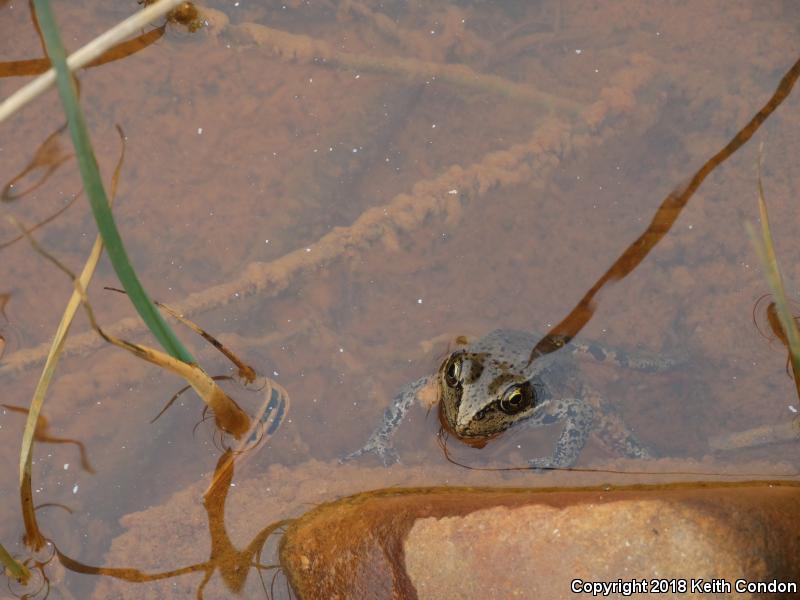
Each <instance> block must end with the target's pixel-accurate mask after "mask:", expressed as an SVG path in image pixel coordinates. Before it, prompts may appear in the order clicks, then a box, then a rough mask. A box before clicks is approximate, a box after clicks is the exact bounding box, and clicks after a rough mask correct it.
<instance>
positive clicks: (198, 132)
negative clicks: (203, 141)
mask: <svg viewBox="0 0 800 600" xmlns="http://www.w3.org/2000/svg"><path fill="white" fill-rule="evenodd" d="M197 135H203V128H202V127H198V128H197Z"/></svg>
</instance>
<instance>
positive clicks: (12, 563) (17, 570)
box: [0, 544, 31, 585]
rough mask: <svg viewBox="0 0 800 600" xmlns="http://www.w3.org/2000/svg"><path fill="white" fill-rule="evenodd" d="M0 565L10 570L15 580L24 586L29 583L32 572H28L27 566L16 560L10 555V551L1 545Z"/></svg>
mask: <svg viewBox="0 0 800 600" xmlns="http://www.w3.org/2000/svg"><path fill="white" fill-rule="evenodd" d="M0 564H1V565H3V566H4V567H5V568H6V569H7V570H8V572H9V573H10V574H11V576H12V577H13V578H14V579H16V580H17V581H19V582H20V583H22V584H23V585H24V584H25V583H27V581H28V579H29V578H30V576H31V573H30V571H28V569H27V568H26V567H25V565H22V564H20V563H18V562H17V561H16V560H14V557H13V556H11V555H10V554H9V553H8V550H6V549H5V548H3V544H0Z"/></svg>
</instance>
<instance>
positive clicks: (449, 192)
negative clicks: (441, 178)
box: [447, 188, 458, 196]
mask: <svg viewBox="0 0 800 600" xmlns="http://www.w3.org/2000/svg"><path fill="white" fill-rule="evenodd" d="M447 193H448V194H450V195H451V196H455V195H456V194H458V190H457V189H455V188H453V189H452V190H447Z"/></svg>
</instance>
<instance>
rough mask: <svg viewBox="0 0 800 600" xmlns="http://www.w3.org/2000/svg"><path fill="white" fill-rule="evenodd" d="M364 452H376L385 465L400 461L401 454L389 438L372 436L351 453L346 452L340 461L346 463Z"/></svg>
mask: <svg viewBox="0 0 800 600" xmlns="http://www.w3.org/2000/svg"><path fill="white" fill-rule="evenodd" d="M364 454H374V455H376V456H377V457H378V458H380V459H381V462H382V463H383V466H384V467H389V466H391V465H393V464H395V463H399V462H400V456H399V455H398V454H397V450H395V449H394V446H392V445H391V444H390V443H389V441H388V440H381V439H379V438H370V440H369V441H368V442H367V443H366V444H364V446H362V447H361V448H359V449H358V450H356V451H355V452H351V453H350V454H346V455H345V456H342V457H341V458H340V459H339V462H340V463H342V464H343V463H346V462H349V461H351V460H353V459H356V458H358V457H359V456H363V455H364Z"/></svg>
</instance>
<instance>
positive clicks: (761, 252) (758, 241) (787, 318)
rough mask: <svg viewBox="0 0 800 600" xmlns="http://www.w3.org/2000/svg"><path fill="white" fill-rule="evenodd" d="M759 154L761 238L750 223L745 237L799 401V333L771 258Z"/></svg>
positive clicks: (746, 224) (781, 280)
mask: <svg viewBox="0 0 800 600" xmlns="http://www.w3.org/2000/svg"><path fill="white" fill-rule="evenodd" d="M760 154H761V153H760V152H759V161H758V212H759V218H760V220H761V231H760V233H761V235H760V237H759V235H758V234H756V232H755V228H754V227H753V226H752V225H751V224H750V223H745V227H746V228H747V233H748V234H749V235H750V240H751V241H752V242H753V247H754V248H755V251H756V254H758V257H759V259H761V264H762V266H763V267H764V275H765V277H766V278H767V283H768V284H769V287H770V291H771V292H772V296H773V298H774V302H775V312H776V313H777V317H778V320H779V322H780V327H781V329H782V331H783V334H784V335H785V339H786V341H787V343H788V348H789V357H790V359H791V365H792V373H793V374H794V382H795V387H796V389H797V395H798V397H800V332H798V330H797V323H796V322H795V320H794V316H793V315H792V312H791V310H790V308H789V301H788V300H787V299H786V290H785V289H784V285H783V276H782V275H781V270H780V267H779V265H778V257H777V256H776V254H775V244H774V242H773V239H772V230H771V228H770V225H769V213H768V212H767V201H766V200H765V199H764V186H763V185H762V182H761V156H760Z"/></svg>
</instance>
